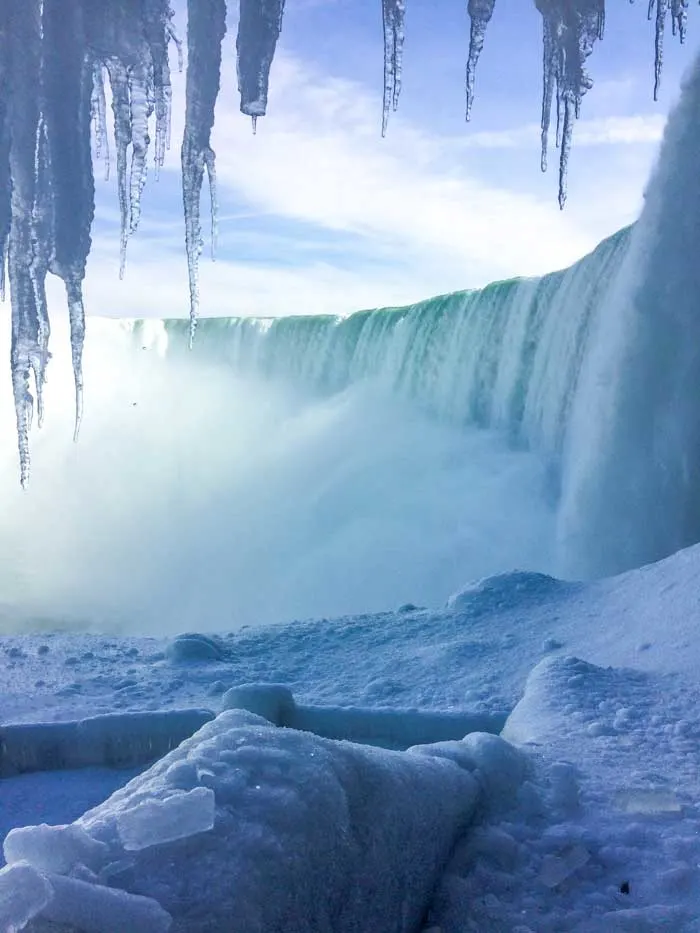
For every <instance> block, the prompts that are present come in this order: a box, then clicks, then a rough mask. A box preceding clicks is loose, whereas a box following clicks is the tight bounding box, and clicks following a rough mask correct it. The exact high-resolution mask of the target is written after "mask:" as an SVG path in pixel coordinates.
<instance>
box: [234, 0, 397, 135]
mask: <svg viewBox="0 0 700 933" xmlns="http://www.w3.org/2000/svg"><path fill="white" fill-rule="evenodd" d="M397 2H398V0H397ZM283 13H284V0H240V17H239V20H238V37H237V39H236V52H237V68H238V90H239V91H240V94H241V113H245V114H246V115H247V116H249V117H263V116H265V112H266V110H267V93H268V86H269V81H270V66H271V65H272V59H273V58H274V55H275V49H276V47H277V40H278V39H279V36H280V31H281V29H282V15H283Z"/></svg>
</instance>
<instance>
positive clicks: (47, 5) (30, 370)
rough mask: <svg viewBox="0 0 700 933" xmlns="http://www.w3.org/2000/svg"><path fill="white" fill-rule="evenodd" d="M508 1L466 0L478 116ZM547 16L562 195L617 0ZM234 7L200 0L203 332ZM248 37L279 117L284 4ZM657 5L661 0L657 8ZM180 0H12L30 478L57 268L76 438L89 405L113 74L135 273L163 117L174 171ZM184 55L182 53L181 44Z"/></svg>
mask: <svg viewBox="0 0 700 933" xmlns="http://www.w3.org/2000/svg"><path fill="white" fill-rule="evenodd" d="M495 5H496V4H495V0H469V4H468V12H469V15H470V17H471V40H470V47H469V55H468V64H467V117H469V115H470V112H471V107H472V103H473V99H474V80H475V70H476V65H477V61H478V58H479V55H480V53H481V50H482V48H483V45H484V37H485V31H486V27H487V25H488V22H489V20H490V19H491V16H492V14H493V12H494V8H495ZM535 6H536V8H537V9H538V10H539V12H540V13H541V15H542V19H543V44H544V52H543V63H544V77H543V95H542V96H543V101H542V167H543V168H545V167H546V154H547V145H548V136H549V126H550V114H551V108H552V104H553V102H554V106H555V109H556V124H557V143H558V144H559V146H560V160H559V202H560V204H561V206H562V207H563V205H564V202H565V200H566V178H567V168H568V161H569V154H570V151H571V144H572V133H573V123H574V120H575V118H576V117H577V116H578V114H579V110H580V107H581V100H582V98H583V95H584V94H585V92H586V91H587V90H588V89H589V88H590V87H591V86H592V81H591V79H590V77H589V75H588V73H587V71H586V68H585V64H586V60H587V58H588V56H589V55H590V53H591V51H592V48H593V45H594V43H595V41H596V39H598V38H600V37H601V36H602V32H603V24H604V18H605V0H535ZM687 6H688V2H687V0H656V14H655V19H656V23H655V31H656V53H655V65H654V69H655V94H656V93H657V92H658V87H659V81H660V76H661V68H662V64H663V40H664V32H665V26H666V22H667V19H668V16H669V14H670V16H671V22H672V26H673V31H674V33H677V34H678V35H679V36H680V39H681V41H683V38H684V36H685V29H686V17H687ZM226 7H227V2H226V0H200V2H195V0H189V2H188V66H189V67H188V78H187V104H186V120H185V133H184V140H183V144H182V169H183V201H184V213H185V240H186V249H187V257H188V268H189V281H190V312H191V324H190V337H192V336H193V334H194V328H195V323H196V319H197V310H198V284H197V279H198V275H197V267H198V261H199V255H200V252H201V248H202V235H201V225H200V208H199V201H200V193H201V187H202V182H203V176H204V171H205V169H206V171H207V174H208V177H209V183H210V189H211V201H212V249H213V247H214V243H215V239H216V189H215V175H214V153H213V151H212V148H211V143H210V136H211V129H212V126H213V122H214V105H215V102H216V97H217V94H218V90H219V78H220V70H221V45H222V41H223V37H224V33H225V16H226ZM405 7H406V3H405V0H382V14H383V15H382V19H383V27H384V100H383V110H382V133H385V132H386V128H387V120H388V115H389V112H390V110H391V109H394V110H395V109H396V107H397V104H398V98H399V93H400V89H401V72H402V52H403V42H404V14H405ZM239 10H240V15H239V23H238V37H237V41H236V48H237V65H238V86H239V90H240V96H241V110H242V112H243V113H245V114H248V115H249V116H251V117H252V119H253V128H254V129H255V123H256V120H257V118H258V117H259V116H262V115H264V114H265V112H266V108H267V96H268V84H269V76H270V67H271V64H272V60H273V57H274V54H275V49H276V45H277V41H278V38H279V35H280V30H281V26H282V15H283V12H284V0H239ZM653 12H654V0H650V4H649V14H650V17H651V14H652V13H653ZM172 17H173V12H172V9H171V6H170V0H104V2H100V3H94V2H89V0H5V2H4V3H3V5H2V9H0V258H2V263H1V265H2V271H1V272H0V288H2V289H3V290H4V274H5V266H7V269H8V271H9V280H10V288H11V296H12V351H11V368H12V384H13V393H14V402H15V410H16V420H17V432H18V445H19V458H20V474H21V481H22V483H23V484H25V483H26V481H27V478H28V475H29V431H30V427H31V424H32V420H33V415H34V407H35V404H36V408H37V416H38V418H37V420H38V422H39V424H40V423H41V420H42V414H43V407H42V390H43V385H44V381H45V376H46V367H47V364H48V361H49V359H50V353H49V335H50V325H49V315H48V309H47V303H46V294H45V287H44V285H45V279H46V274H47V272H49V271H50V272H52V273H54V274H56V275H58V276H59V277H60V278H62V279H63V281H64V283H65V287H66V293H67V301H68V308H69V315H70V322H71V344H72V356H73V368H74V373H75V396H76V402H75V407H76V434H77V430H78V427H79V424H80V419H81V412H82V390H83V376H82V366H81V359H82V350H83V341H84V333H85V319H84V309H83V298H82V281H83V278H84V274H85V266H86V262H87V256H88V253H89V250H90V242H91V241H90V228H91V224H92V218H93V213H94V179H93V161H92V152H91V140H90V130H91V125H92V126H93V127H94V136H95V155H96V156H98V157H99V156H102V157H103V158H104V159H105V164H106V169H107V171H108V170H109V153H108V148H107V133H106V119H107V114H106V95H105V88H104V81H105V78H107V79H108V80H109V84H110V88H111V96H112V110H113V116H114V134H115V141H116V169H117V183H118V194H119V209H120V214H121V262H120V272H121V274H123V273H124V269H125V262H126V248H127V243H128V240H129V237H130V236H132V234H133V233H134V232H135V231H136V229H137V227H138V224H139V217H140V213H141V195H142V192H143V188H144V184H145V181H146V175H147V160H148V154H149V148H150V144H151V139H150V135H149V134H150V124H151V122H152V118H155V145H154V152H153V158H154V167H155V172H156V173H157V171H158V169H159V167H160V166H161V165H162V164H163V160H164V158H165V152H166V149H167V148H168V144H169V135H170V102H171V86H170V66H169V60H168V47H169V44H170V41H171V40H175V41H176V42H177V39H176V37H175V33H174V30H173V24H172ZM178 51H180V47H179V44H178Z"/></svg>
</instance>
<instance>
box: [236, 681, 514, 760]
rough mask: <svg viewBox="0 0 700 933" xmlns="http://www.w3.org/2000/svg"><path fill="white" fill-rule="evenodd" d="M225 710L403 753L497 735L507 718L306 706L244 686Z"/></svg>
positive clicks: (278, 692)
mask: <svg viewBox="0 0 700 933" xmlns="http://www.w3.org/2000/svg"><path fill="white" fill-rule="evenodd" d="M222 706H223V708H224V709H244V710H248V711H249V712H251V713H256V714H257V715H258V716H263V717H264V718H265V719H267V720H269V721H270V722H272V723H274V724H275V725H277V726H287V727H288V728H291V729H299V730H301V731H303V732H313V733H314V734H315V735H320V736H323V737H324V738H327V739H346V740H348V741H351V742H360V743H362V744H364V745H377V746H380V747H381V748H389V749H394V750H398V749H402V750H405V749H407V748H409V747H410V746H412V745H429V744H431V743H435V742H446V741H449V740H452V739H462V738H463V737H464V736H465V735H468V734H469V733H472V732H490V733H494V734H496V733H499V732H500V731H501V729H502V728H503V726H504V724H505V721H506V718H507V715H508V714H507V713H505V712H503V713H499V712H495V713H464V712H426V711H422V710H415V709H367V708H358V707H344V706H304V705H301V704H298V703H296V702H295V700H294V696H293V694H292V692H291V691H290V690H289V689H288V688H287V687H284V686H282V685H279V684H243V685H242V686H239V687H232V688H231V689H230V690H227V691H226V693H225V694H224V695H223V697H222Z"/></svg>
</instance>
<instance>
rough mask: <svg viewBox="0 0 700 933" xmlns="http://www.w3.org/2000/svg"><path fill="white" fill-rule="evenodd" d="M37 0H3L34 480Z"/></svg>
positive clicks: (18, 408)
mask: <svg viewBox="0 0 700 933" xmlns="http://www.w3.org/2000/svg"><path fill="white" fill-rule="evenodd" d="M42 6H43V4H42V3H41V2H40V0H4V4H3V7H4V8H3V16H4V17H5V22H4V23H3V26H4V29H3V30H2V31H3V32H4V33H5V35H6V41H7V48H6V61H8V62H9V65H10V70H9V93H8V108H7V120H8V125H9V130H10V138H11V146H10V159H9V161H10V174H11V178H12V201H11V206H12V222H11V227H10V236H9V253H8V270H9V278H10V288H11V292H12V349H11V367H12V389H13V395H14V402H15V413H16V419H17V441H18V450H19V460H20V481H21V483H22V485H23V486H26V484H27V480H28V478H29V467H30V461H29V431H30V429H31V423H32V416H33V409H34V399H33V397H32V395H31V392H30V388H29V381H30V377H31V376H32V375H33V377H34V384H35V389H36V394H37V402H38V404H39V407H40V408H41V405H42V390H43V384H44V378H45V374H46V365H47V363H48V359H49V351H48V342H49V331H50V328H49V320H48V314H47V309H46V293H45V289H44V280H45V277H46V272H47V269H48V258H49V257H48V252H49V248H50V243H51V230H50V217H49V209H50V203H51V202H50V194H51V192H50V189H49V179H48V151H47V138H46V127H45V123H44V119H43V117H42V113H41V102H42V99H43V81H42V27H41V13H42Z"/></svg>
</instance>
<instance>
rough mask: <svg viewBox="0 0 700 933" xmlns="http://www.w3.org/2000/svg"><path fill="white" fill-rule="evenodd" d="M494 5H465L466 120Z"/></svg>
mask: <svg viewBox="0 0 700 933" xmlns="http://www.w3.org/2000/svg"><path fill="white" fill-rule="evenodd" d="M495 5H496V0H469V3H468V5H467V12H468V13H469V16H470V18H471V29H470V36H469V58H468V59H467V120H469V119H470V118H471V115H472V105H473V104H474V79H475V77H476V66H477V63H478V61H479V56H480V55H481V52H482V49H483V48H484V37H485V35H486V27H487V26H488V24H489V21H490V19H491V17H492V15H493V8H494V6H495Z"/></svg>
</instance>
